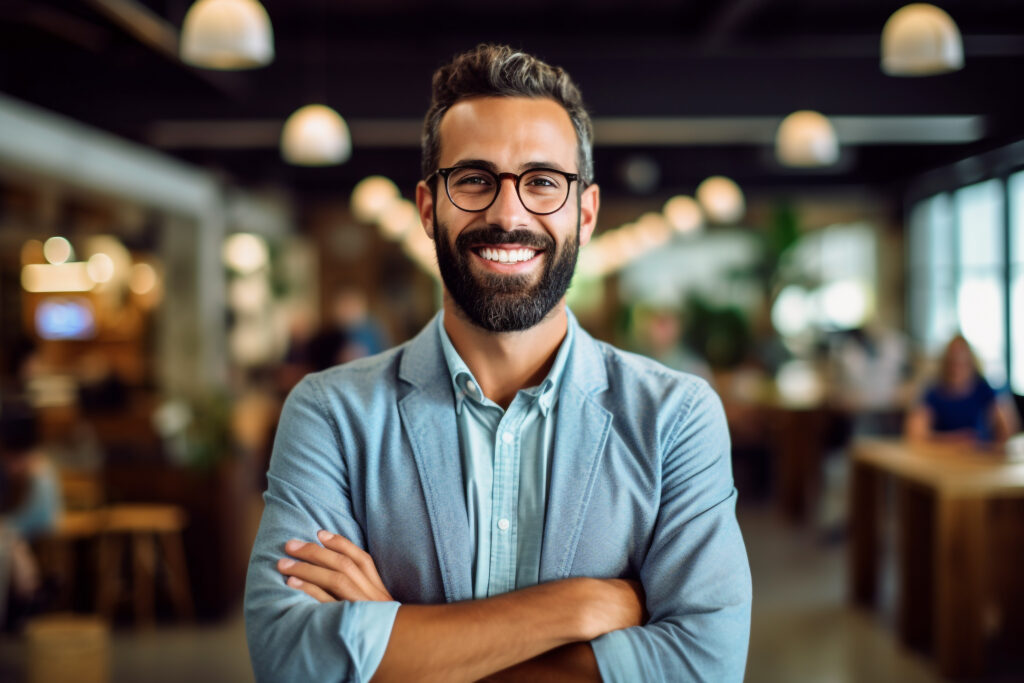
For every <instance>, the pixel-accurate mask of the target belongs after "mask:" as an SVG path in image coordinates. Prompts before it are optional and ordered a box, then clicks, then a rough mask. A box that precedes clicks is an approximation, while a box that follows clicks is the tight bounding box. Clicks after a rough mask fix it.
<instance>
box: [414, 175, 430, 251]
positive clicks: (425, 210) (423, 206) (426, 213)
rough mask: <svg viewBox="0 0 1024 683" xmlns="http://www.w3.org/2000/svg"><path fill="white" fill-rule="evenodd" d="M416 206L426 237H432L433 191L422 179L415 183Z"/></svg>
mask: <svg viewBox="0 0 1024 683" xmlns="http://www.w3.org/2000/svg"><path fill="white" fill-rule="evenodd" d="M416 208H417V209H418V210H419V212H420V224H422V225H423V230H424V232H426V233H427V237H429V238H430V239H434V193H433V192H431V191H430V186H429V185H427V184H426V182H424V181H422V180H421V181H419V182H418V183H416Z"/></svg>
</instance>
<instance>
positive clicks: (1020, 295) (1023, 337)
mask: <svg viewBox="0 0 1024 683" xmlns="http://www.w3.org/2000/svg"><path fill="white" fill-rule="evenodd" d="M1018 225H1021V224H1018ZM1010 344H1011V345H1012V346H1011V348H1012V349H1013V350H1014V352H1013V355H1012V357H1011V359H1010V361H1011V363H1012V365H1011V366H1010V368H1011V372H1012V373H1013V377H1012V379H1011V380H1010V387H1011V388H1012V389H1013V393H1015V394H1020V395H1024V267H1022V266H1017V268H1016V273H1015V274H1014V276H1013V284H1012V285H1011V286H1010Z"/></svg>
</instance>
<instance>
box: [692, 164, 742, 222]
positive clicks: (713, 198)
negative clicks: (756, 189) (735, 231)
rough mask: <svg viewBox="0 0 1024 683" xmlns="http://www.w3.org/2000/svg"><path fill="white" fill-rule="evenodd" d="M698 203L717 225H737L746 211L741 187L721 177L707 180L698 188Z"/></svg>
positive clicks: (712, 177) (715, 176)
mask: <svg viewBox="0 0 1024 683" xmlns="http://www.w3.org/2000/svg"><path fill="white" fill-rule="evenodd" d="M697 201H698V202H699V203H700V206H701V208H702V209H704V215H705V216H707V217H708V218H709V219H710V220H712V221H714V222H715V223H735V222H736V221H738V220H739V219H740V218H742V217H743V212H744V211H745V210H746V205H745V202H744V201H743V192H742V191H741V190H740V186H739V185H737V184H736V183H734V182H733V181H732V180H730V179H729V178H726V177H725V176H721V175H713V176H711V177H710V178H705V179H704V180H703V181H702V182H701V184H700V185H698V186H697Z"/></svg>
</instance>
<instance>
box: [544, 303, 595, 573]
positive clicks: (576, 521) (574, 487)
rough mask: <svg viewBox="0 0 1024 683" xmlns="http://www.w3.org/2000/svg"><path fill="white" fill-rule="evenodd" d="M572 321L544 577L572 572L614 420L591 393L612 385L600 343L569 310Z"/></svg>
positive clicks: (557, 429)
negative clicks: (571, 341) (573, 328)
mask: <svg viewBox="0 0 1024 683" xmlns="http://www.w3.org/2000/svg"><path fill="white" fill-rule="evenodd" d="M569 324H570V325H576V330H575V341H574V348H573V349H572V354H571V355H570V357H569V363H568V365H567V366H566V369H565V370H566V374H565V376H564V377H563V378H562V385H561V389H560V391H559V397H558V424H557V425H556V427H555V444H554V452H553V453H552V456H551V480H550V481H549V482H548V503H547V512H546V515H545V519H544V540H543V541H542V543H541V560H540V578H541V580H542V581H552V580H555V579H561V578H565V577H567V576H569V572H570V570H571V569H572V561H573V558H574V556H575V555H576V546H577V545H578V543H579V540H580V533H581V532H582V530H583V518H584V513H585V512H586V508H587V504H588V503H589V501H590V494H591V492H592V491H593V488H594V482H595V480H596V477H597V472H598V470H599V465H600V463H601V457H602V455H603V453H604V446H605V443H606V442H607V440H608V433H609V431H610V430H611V424H612V414H611V413H610V412H609V411H608V410H606V409H605V408H603V407H602V406H601V405H599V404H598V403H597V401H595V400H594V398H593V394H595V393H597V392H600V391H603V390H604V389H606V388H607V385H608V382H607V373H606V371H605V368H604V363H603V361H602V358H603V356H602V354H601V351H600V348H599V347H598V346H597V343H596V342H595V341H594V340H593V338H591V337H590V336H589V335H588V334H587V333H586V332H584V331H583V330H582V329H581V328H580V327H579V325H578V324H577V323H576V319H575V318H574V317H573V316H572V314H571V313H570V315H569Z"/></svg>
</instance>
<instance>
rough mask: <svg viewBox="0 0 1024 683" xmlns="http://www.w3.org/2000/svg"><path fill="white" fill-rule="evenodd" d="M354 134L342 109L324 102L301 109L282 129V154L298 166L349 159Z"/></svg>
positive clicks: (341, 161) (317, 164)
mask: <svg viewBox="0 0 1024 683" xmlns="http://www.w3.org/2000/svg"><path fill="white" fill-rule="evenodd" d="M351 155H352V138H351V137H350V136H349V132H348V125H346V124H345V119H343V118H341V116H340V115H339V114H338V112H336V111H334V110H333V109H331V108H330V107H328V106H326V105H323V104H307V105H306V106H304V107H300V108H299V109H297V110H296V111H295V112H294V113H293V114H292V115H291V116H289V117H288V120H287V121H285V123H284V129H283V130H282V131H281V156H283V157H284V160H285V161H287V162H288V163H290V164H296V165H298V166H331V165H334V164H341V163H344V162H345V161H348V158H349V157H350V156H351Z"/></svg>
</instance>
